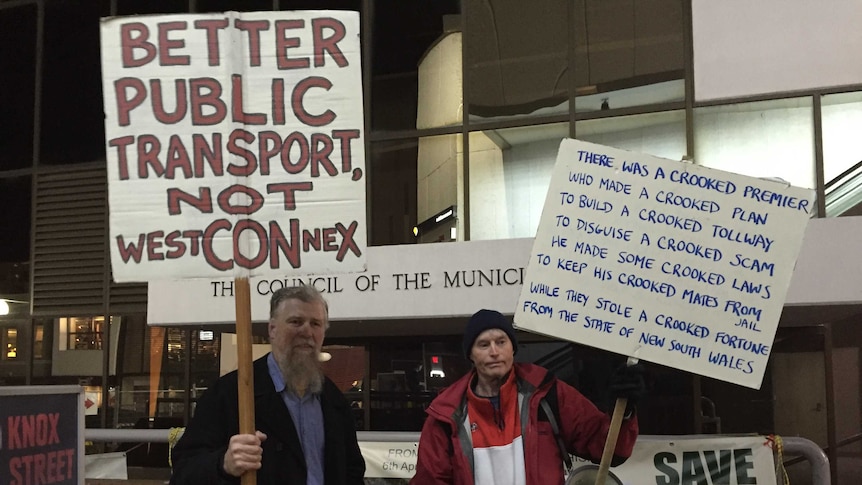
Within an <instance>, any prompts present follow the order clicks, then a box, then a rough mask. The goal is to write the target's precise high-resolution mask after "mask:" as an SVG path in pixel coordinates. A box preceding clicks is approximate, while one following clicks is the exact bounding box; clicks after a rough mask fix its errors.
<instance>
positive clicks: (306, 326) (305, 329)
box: [297, 322, 311, 335]
mask: <svg viewBox="0 0 862 485" xmlns="http://www.w3.org/2000/svg"><path fill="white" fill-rule="evenodd" d="M297 333H300V334H302V335H311V323H309V322H303V323H302V325H300V326H299V329H297Z"/></svg>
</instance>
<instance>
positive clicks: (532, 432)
mask: <svg viewBox="0 0 862 485" xmlns="http://www.w3.org/2000/svg"><path fill="white" fill-rule="evenodd" d="M512 369H513V370H512V371H513V372H515V377H516V379H517V386H518V400H519V403H520V417H521V434H522V436H523V440H524V455H525V458H524V461H525V467H526V478H527V485H539V484H562V483H563V465H562V463H563V458H562V456H560V448H559V445H558V444H557V441H556V438H555V437H554V433H553V431H552V429H551V424H550V423H549V422H548V418H547V417H546V416H545V413H544V411H543V410H541V408H540V404H539V403H540V401H541V400H542V398H544V397H546V396H547V397H548V401H551V400H553V397H554V395H556V404H557V406H554V403H552V402H549V404H550V405H551V408H555V407H556V408H557V409H558V410H559V412H558V413H557V415H558V416H559V419H558V425H559V427H560V435H561V437H562V439H563V442H564V443H565V446H566V448H567V449H568V451H569V453H571V454H573V455H576V456H579V457H582V458H586V459H589V460H592V461H594V462H599V461H600V460H601V456H602V450H603V449H604V445H605V440H606V438H607V434H608V428H609V427H610V421H611V419H610V416H608V415H607V414H605V413H603V412H601V411H599V410H598V409H597V408H596V406H595V405H594V404H593V403H592V402H590V400H589V399H587V398H586V397H584V396H583V395H582V394H581V393H580V392H578V391H577V390H576V389H575V388H574V387H572V386H570V385H568V384H566V383H565V382H563V381H560V380H558V379H557V378H556V377H554V376H553V375H552V374H550V373H549V372H548V371H547V370H546V369H544V368H542V367H539V366H537V365H533V364H524V363H516V364H514V366H513V367H512ZM475 375H476V372H475V370H474V371H473V372H470V373H468V374H467V375H466V376H464V377H462V378H461V379H459V380H458V381H456V382H455V383H454V384H452V385H451V386H449V387H448V388H446V389H445V390H443V391H442V392H441V393H440V395H439V396H437V398H436V399H434V401H433V402H432V403H431V405H430V406H429V407H428V409H427V411H426V412H427V414H428V417H427V418H426V420H425V424H424V425H423V427H422V434H421V436H420V438H419V452H418V454H419V456H418V460H417V463H416V474H415V475H414V477H413V479H412V480H411V481H410V483H411V485H431V484H451V485H472V484H473V450H472V445H471V443H472V440H471V439H470V437H469V435H468V434H467V433H468V432H469V428H468V427H465V425H464V423H465V419H466V414H467V406H466V391H467V386H468V385H469V384H470V382H471V381H472V379H473V378H474V377H475ZM549 393H550V395H549ZM525 403H526V405H525ZM637 435H638V423H637V417H636V416H633V417H632V418H631V419H626V420H625V421H623V424H622V427H621V428H620V434H619V438H618V439H617V446H616V449H615V450H614V455H615V460H614V462H615V463H619V462H621V461H623V460H624V459H625V458H628V457H629V456H631V453H632V448H633V447H634V444H635V440H636V439H637Z"/></svg>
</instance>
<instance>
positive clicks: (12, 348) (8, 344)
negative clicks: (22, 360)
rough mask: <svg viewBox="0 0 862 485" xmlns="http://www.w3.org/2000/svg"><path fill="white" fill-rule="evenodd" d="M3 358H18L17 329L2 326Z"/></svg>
mask: <svg viewBox="0 0 862 485" xmlns="http://www.w3.org/2000/svg"><path fill="white" fill-rule="evenodd" d="M0 337H2V344H3V360H16V359H17V358H18V329H17V328H4V329H3V333H2V335H0Z"/></svg>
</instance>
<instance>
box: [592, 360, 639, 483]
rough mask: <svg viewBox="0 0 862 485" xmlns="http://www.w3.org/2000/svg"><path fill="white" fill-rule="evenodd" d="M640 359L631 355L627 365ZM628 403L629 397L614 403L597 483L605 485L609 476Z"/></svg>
mask: <svg viewBox="0 0 862 485" xmlns="http://www.w3.org/2000/svg"><path fill="white" fill-rule="evenodd" d="M637 363H638V360H637V359H635V358H633V357H629V359H628V361H627V362H626V365H629V366H631V365H635V364H637ZM626 404H628V399H625V398H620V399H617V402H616V405H614V414H613V416H611V426H610V428H609V429H608V438H607V440H605V449H604V450H603V451H602V461H601V462H600V463H599V471H598V472H596V483H595V485H605V480H607V478H608V472H609V471H610V468H611V459H612V458H613V457H614V450H616V448H617V438H618V437H619V435H620V427H621V426H622V424H623V415H624V414H625V412H626Z"/></svg>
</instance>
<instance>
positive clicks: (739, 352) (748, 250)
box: [515, 140, 814, 388]
mask: <svg viewBox="0 0 862 485" xmlns="http://www.w3.org/2000/svg"><path fill="white" fill-rule="evenodd" d="M813 200H814V192H813V191H812V190H806V189H800V188H796V187H791V186H789V185H787V184H782V183H778V182H772V181H766V180H762V179H757V178H752V177H746V176H742V175H738V174H733V173H729V172H723V171H719V170H713V169H708V168H705V167H700V166H696V165H692V164H688V163H682V162H675V161H672V160H666V159H660V158H656V157H652V156H648V155H643V154H638V153H633V152H627V151H624V150H617V149H614V148H609V147H604V146H601V145H595V144H592V143H585V142H581V141H577V140H563V142H562V143H561V145H560V151H559V154H558V157H557V162H556V165H555V167H554V171H553V174H552V177H551V184H550V187H549V189H548V195H547V198H546V201H545V206H544V210H543V213H542V218H541V220H540V221H539V228H538V231H537V233H536V239H535V242H534V244H533V250H532V254H531V256H530V261H529V264H528V267H527V274H526V277H525V279H524V286H523V288H522V289H521V295H520V298H519V300H518V305H517V307H516V310H515V322H516V324H517V325H516V326H517V327H518V328H520V329H524V330H529V331H532V332H537V333H542V334H546V335H552V336H555V337H558V338H562V339H566V340H570V341H572V342H578V343H582V344H585V345H590V346H593V347H598V348H601V349H605V350H608V351H611V352H616V353H619V354H624V355H628V356H632V357H636V358H639V359H643V360H647V361H650V362H655V363H659V364H663V365H667V366H670V367H674V368H677V369H682V370H686V371H689V372H694V373H697V374H701V375H705V376H709V377H712V378H715V379H719V380H723V381H728V382H734V383H737V384H740V385H744V386H746V387H752V388H760V384H761V381H762V379H763V374H764V371H765V369H766V363H767V361H768V359H769V353H770V350H771V347H772V341H773V339H774V337H775V331H776V329H777V327H778V320H779V318H780V316H781V311H782V308H783V306H784V297H785V295H786V293H787V288H788V286H789V284H790V277H791V275H792V274H793V268H794V265H795V262H796V258H797V256H798V254H799V250H800V248H801V246H802V238H803V235H804V234H805V225H806V224H807V223H808V220H809V217H810V212H811V210H812V209H813Z"/></svg>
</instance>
